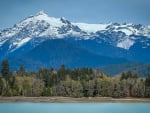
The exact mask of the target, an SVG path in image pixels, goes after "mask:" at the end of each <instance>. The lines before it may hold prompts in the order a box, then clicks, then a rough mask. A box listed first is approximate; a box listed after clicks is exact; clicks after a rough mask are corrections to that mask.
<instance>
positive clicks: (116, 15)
mask: <svg viewBox="0 0 150 113" xmlns="http://www.w3.org/2000/svg"><path fill="white" fill-rule="evenodd" d="M40 10H44V11H45V12H46V13H47V14H48V15H49V16H53V17H65V18H67V19H68V20H70V21H73V22H88V23H108V22H119V23H124V22H130V23H135V24H145V25H150V0H0V29H3V28H8V27H12V26H13V25H14V24H16V23H18V22H19V21H20V20H22V19H24V18H25V17H27V16H29V15H34V14H36V13H37V12H38V11H40Z"/></svg>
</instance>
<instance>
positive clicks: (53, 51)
mask: <svg viewBox="0 0 150 113" xmlns="http://www.w3.org/2000/svg"><path fill="white" fill-rule="evenodd" d="M9 60H10V62H11V65H13V66H16V67H18V66H19V65H21V64H24V65H25V66H26V67H27V68H28V69H37V68H39V67H54V68H58V67H59V66H60V65H62V64H64V65H65V66H67V67H69V68H75V67H99V66H103V65H105V66H106V65H110V64H120V63H125V62H128V61H127V60H125V59H119V58H110V57H106V56H100V55H97V54H95V53H92V52H90V51H88V50H86V49H84V48H82V47H81V46H80V45H77V44H74V43H71V42H68V41H65V40H63V39H62V40H61V39H56V40H47V41H45V42H43V43H42V44H40V45H39V46H37V47H36V48H34V49H32V50H31V51H29V52H27V53H25V54H23V55H21V56H19V57H15V58H14V57H13V58H9Z"/></svg>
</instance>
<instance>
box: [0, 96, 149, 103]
mask: <svg viewBox="0 0 150 113" xmlns="http://www.w3.org/2000/svg"><path fill="white" fill-rule="evenodd" d="M0 102H63V103H90V102H91V103H94V102H150V98H129V97H128V98H111V97H87V98H85V97H83V98H71V97H0Z"/></svg>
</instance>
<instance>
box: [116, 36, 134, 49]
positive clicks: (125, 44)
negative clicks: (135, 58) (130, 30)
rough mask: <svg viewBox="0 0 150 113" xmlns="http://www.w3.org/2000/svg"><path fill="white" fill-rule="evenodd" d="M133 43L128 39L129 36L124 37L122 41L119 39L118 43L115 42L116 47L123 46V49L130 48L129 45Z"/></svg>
mask: <svg viewBox="0 0 150 113" xmlns="http://www.w3.org/2000/svg"><path fill="white" fill-rule="evenodd" d="M133 44H134V41H133V40H131V39H129V38H126V39H125V40H123V41H120V42H119V43H118V44H117V47H120V48H123V49H126V50H128V49H130V47H131V46H132V45H133Z"/></svg>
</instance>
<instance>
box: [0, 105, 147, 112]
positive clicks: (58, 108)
mask: <svg viewBox="0 0 150 113" xmlns="http://www.w3.org/2000/svg"><path fill="white" fill-rule="evenodd" d="M0 113H150V103H0Z"/></svg>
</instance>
